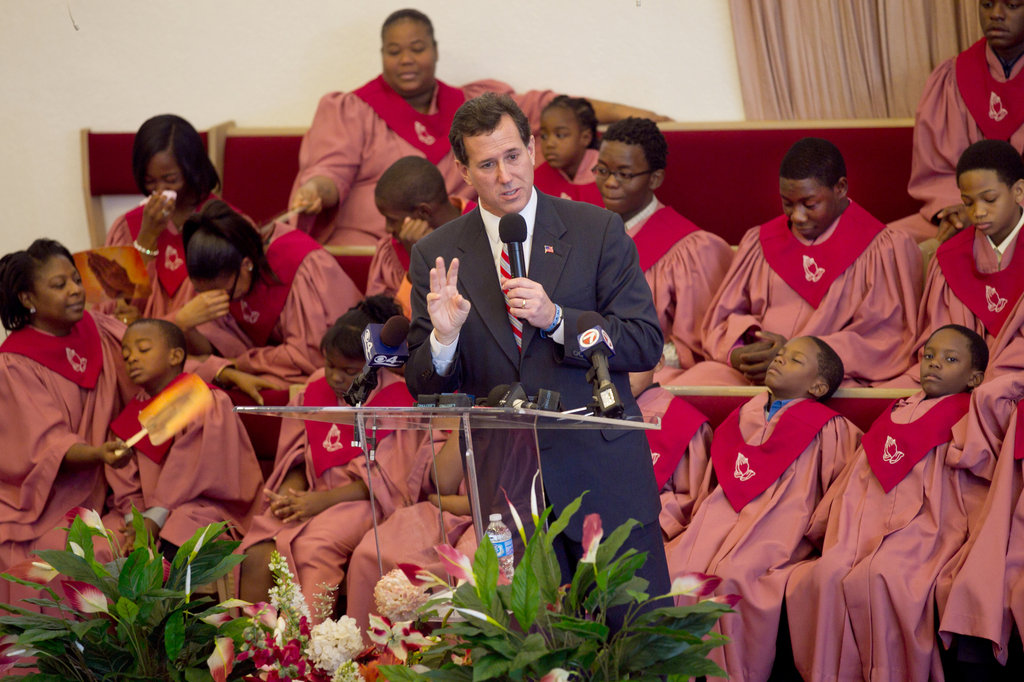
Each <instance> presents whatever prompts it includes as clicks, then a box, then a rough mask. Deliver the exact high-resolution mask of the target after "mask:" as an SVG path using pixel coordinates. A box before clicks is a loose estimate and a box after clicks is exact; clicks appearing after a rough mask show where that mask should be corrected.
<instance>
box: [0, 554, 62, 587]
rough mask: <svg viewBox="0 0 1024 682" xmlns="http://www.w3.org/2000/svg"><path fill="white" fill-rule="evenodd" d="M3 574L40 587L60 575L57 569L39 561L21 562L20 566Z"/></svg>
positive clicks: (12, 567)
mask: <svg viewBox="0 0 1024 682" xmlns="http://www.w3.org/2000/svg"><path fill="white" fill-rule="evenodd" d="M4 572H5V573H7V574H9V575H12V576H14V577H15V578H20V579H21V580H27V581H29V582H32V583H38V584H40V585H45V584H46V583H48V582H50V581H51V580H53V579H54V578H56V577H57V576H58V575H60V572H59V571H58V570H57V569H55V568H54V567H53V566H51V565H50V564H48V563H46V562H45V561H43V560H41V559H35V560H32V559H29V560H28V561H22V562H21V563H20V564H17V565H15V566H11V567H10V568H8V569H7V570H6V571H4Z"/></svg>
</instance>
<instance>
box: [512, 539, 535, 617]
mask: <svg viewBox="0 0 1024 682" xmlns="http://www.w3.org/2000/svg"><path fill="white" fill-rule="evenodd" d="M536 554H537V544H536V543H528V544H527V545H526V550H525V551H524V552H523V559H522V561H520V562H519V567H518V569H517V570H516V572H515V574H514V575H513V576H512V591H511V604H510V606H511V608H512V615H513V616H515V619H516V622H517V623H519V628H520V629H521V630H522V631H523V632H529V631H530V628H531V627H533V621H534V620H536V618H537V611H539V610H540V608H541V605H540V582H539V580H538V579H537V574H536V573H535V572H534V570H533V563H534V557H535V556H536Z"/></svg>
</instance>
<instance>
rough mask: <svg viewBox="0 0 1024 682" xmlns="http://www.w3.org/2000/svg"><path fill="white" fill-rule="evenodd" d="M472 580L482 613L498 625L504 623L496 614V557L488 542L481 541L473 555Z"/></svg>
mask: <svg viewBox="0 0 1024 682" xmlns="http://www.w3.org/2000/svg"><path fill="white" fill-rule="evenodd" d="M484 539H485V540H486V538H484ZM473 578H474V580H476V594H477V596H478V597H480V601H481V602H482V603H483V605H484V606H485V609H484V612H485V613H487V615H489V616H492V617H494V618H495V620H497V621H498V622H499V623H501V622H504V620H502V619H501V618H498V617H497V613H496V612H497V611H499V610H501V608H500V607H501V605H500V604H499V603H498V599H497V587H498V555H497V553H495V551H494V545H492V544H491V543H490V541H487V542H484V541H483V540H481V541H480V545H479V546H478V547H477V548H476V554H474V555H473Z"/></svg>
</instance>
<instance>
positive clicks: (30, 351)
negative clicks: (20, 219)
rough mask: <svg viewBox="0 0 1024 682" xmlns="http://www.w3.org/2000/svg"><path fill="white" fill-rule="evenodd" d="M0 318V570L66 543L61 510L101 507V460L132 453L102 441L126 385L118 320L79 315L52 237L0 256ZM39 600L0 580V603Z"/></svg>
mask: <svg viewBox="0 0 1024 682" xmlns="http://www.w3.org/2000/svg"><path fill="white" fill-rule="evenodd" d="M0 321H2V322H3V325H4V328H5V329H7V330H8V331H9V332H10V335H9V336H8V337H7V338H6V339H5V340H4V342H3V344H2V345H0V386H2V390H0V395H3V396H5V397H4V398H3V401H4V409H3V410H2V414H3V418H2V419H0V442H2V443H3V444H4V453H5V454H4V456H3V457H0V572H3V571H6V570H7V569H8V568H10V567H12V566H15V565H17V564H20V563H22V562H25V561H28V560H30V559H31V558H32V556H33V555H32V554H31V553H32V551H33V550H36V549H64V545H65V540H66V538H67V534H66V533H65V532H64V530H61V529H62V528H67V522H66V521H65V518H64V515H65V514H66V513H67V512H68V511H70V510H72V509H74V508H76V507H85V508H88V509H95V510H96V511H101V510H102V509H103V502H104V499H105V497H106V481H105V480H104V478H103V465H104V464H107V465H110V466H115V467H116V466H124V465H125V464H127V463H128V461H129V459H130V457H131V451H124V449H123V447H124V443H123V442H122V441H120V440H119V439H117V438H111V439H108V437H107V432H108V427H109V425H110V420H111V419H112V418H113V417H114V415H116V414H117V413H118V412H119V411H120V410H121V406H122V405H123V401H124V398H125V397H126V396H128V395H130V394H131V388H130V386H131V384H130V382H129V381H128V378H127V376H126V375H125V373H124V370H123V367H122V365H121V334H122V333H123V332H124V325H122V324H121V323H120V322H118V321H117V320H114V319H113V318H110V317H107V316H106V315H102V314H99V313H97V314H90V313H87V312H85V292H84V290H83V289H82V279H81V277H80V276H79V274H78V270H76V269H75V265H74V261H73V260H72V258H71V254H70V253H69V252H68V250H67V249H65V248H64V247H63V246H61V245H60V244H58V243H57V242H55V241H53V240H50V239H38V240H36V241H35V242H33V243H32V245H31V246H29V248H28V249H27V250H26V251H18V252H15V253H10V254H7V255H6V256H4V257H3V259H2V260H0ZM101 544H102V543H101ZM38 596H40V595H39V593H38V592H35V591H33V590H31V589H29V588H25V587H22V586H19V585H15V584H14V583H12V582H9V581H6V580H0V602H6V603H12V602H18V601H20V600H21V599H23V598H26V597H38ZM18 605H19V606H23V607H26V608H30V609H33V608H37V607H33V606H26V605H25V604H23V603H20V604H18Z"/></svg>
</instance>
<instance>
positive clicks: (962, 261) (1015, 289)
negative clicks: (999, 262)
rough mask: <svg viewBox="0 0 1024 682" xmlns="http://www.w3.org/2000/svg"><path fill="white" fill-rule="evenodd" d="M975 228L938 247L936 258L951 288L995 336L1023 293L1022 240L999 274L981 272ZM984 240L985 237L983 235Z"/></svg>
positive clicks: (1015, 246)
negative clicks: (976, 256)
mask: <svg viewBox="0 0 1024 682" xmlns="http://www.w3.org/2000/svg"><path fill="white" fill-rule="evenodd" d="M975 233H976V231H975V229H974V226H973V225H971V227H969V228H968V229H966V230H961V231H960V232H958V233H957V234H956V235H954V236H953V237H952V238H951V239H949V240H947V241H946V242H944V243H943V244H942V245H941V246H939V249H938V251H936V252H935V257H936V258H937V259H938V261H939V267H940V268H942V276H943V277H945V278H946V281H947V282H949V288H950V289H952V290H953V293H954V294H956V297H957V298H958V299H960V300H961V301H962V302H963V303H964V305H966V306H967V307H968V308H970V309H971V312H972V313H974V315H975V317H977V318H978V319H979V320H981V322H982V323H983V324H984V325H985V329H987V330H988V333H989V334H991V335H992V336H996V335H997V334H999V331H1000V330H1001V329H1002V328H1003V324H1004V323H1005V322H1006V319H1007V318H1008V317H1009V316H1010V313H1011V312H1012V311H1013V308H1014V307H1015V306H1016V305H1017V301H1018V300H1019V299H1020V296H1021V294H1022V293H1024V254H1022V251H1024V249H1021V245H1020V240H1019V239H1018V240H1017V243H1016V244H1014V245H1013V256H1012V257H1011V259H1010V262H1009V263H1007V264H1004V267H1003V269H1002V270H999V271H997V272H978V265H977V262H976V261H975V260H974V242H975ZM980 238H981V239H985V237H984V235H981V236H980Z"/></svg>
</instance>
